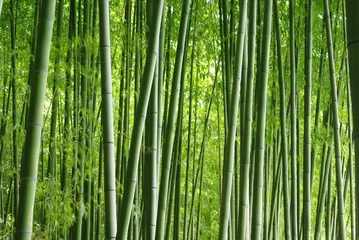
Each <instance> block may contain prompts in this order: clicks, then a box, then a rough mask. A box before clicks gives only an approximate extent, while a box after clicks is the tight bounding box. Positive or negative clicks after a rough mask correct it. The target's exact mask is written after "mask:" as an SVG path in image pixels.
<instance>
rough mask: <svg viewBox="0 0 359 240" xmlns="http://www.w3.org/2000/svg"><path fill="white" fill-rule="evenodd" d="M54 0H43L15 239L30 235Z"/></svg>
mask: <svg viewBox="0 0 359 240" xmlns="http://www.w3.org/2000/svg"><path fill="white" fill-rule="evenodd" d="M55 5H56V1H55V0H48V1H43V2H42V5H41V13H40V21H39V25H38V32H39V34H40V35H41V36H42V37H41V38H38V39H37V48H36V55H35V63H34V73H33V78H32V81H31V96H30V105H29V109H30V111H29V115H28V119H27V127H26V138H25V144H24V153H23V159H22V164H21V173H20V180H21V183H20V198H19V211H18V221H17V226H16V239H19V240H22V239H31V235H32V225H33V212H34V201H35V191H36V182H37V169H38V160H39V150H40V143H41V130H42V118H43V106H44V102H45V92H46V81H47V75H48V72H47V71H48V65H49V55H50V46H51V37H52V28H53V22H54V15H55Z"/></svg>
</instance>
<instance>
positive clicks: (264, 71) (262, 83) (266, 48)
mask: <svg viewBox="0 0 359 240" xmlns="http://www.w3.org/2000/svg"><path fill="white" fill-rule="evenodd" d="M272 4H273V1H272V0H266V1H265V8H264V9H265V12H264V27H263V34H262V51H261V54H262V55H261V62H260V69H259V74H258V77H259V78H258V81H257V85H258V95H257V101H258V106H257V133H256V149H255V169H254V175H255V177H254V186H253V188H254V189H253V206H256V207H254V208H253V216H252V232H251V234H252V239H260V237H261V231H262V194H263V181H264V179H263V164H264V148H265V141H264V140H265V126H266V109H267V87H268V68H269V55H270V39H271V27H272Z"/></svg>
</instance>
